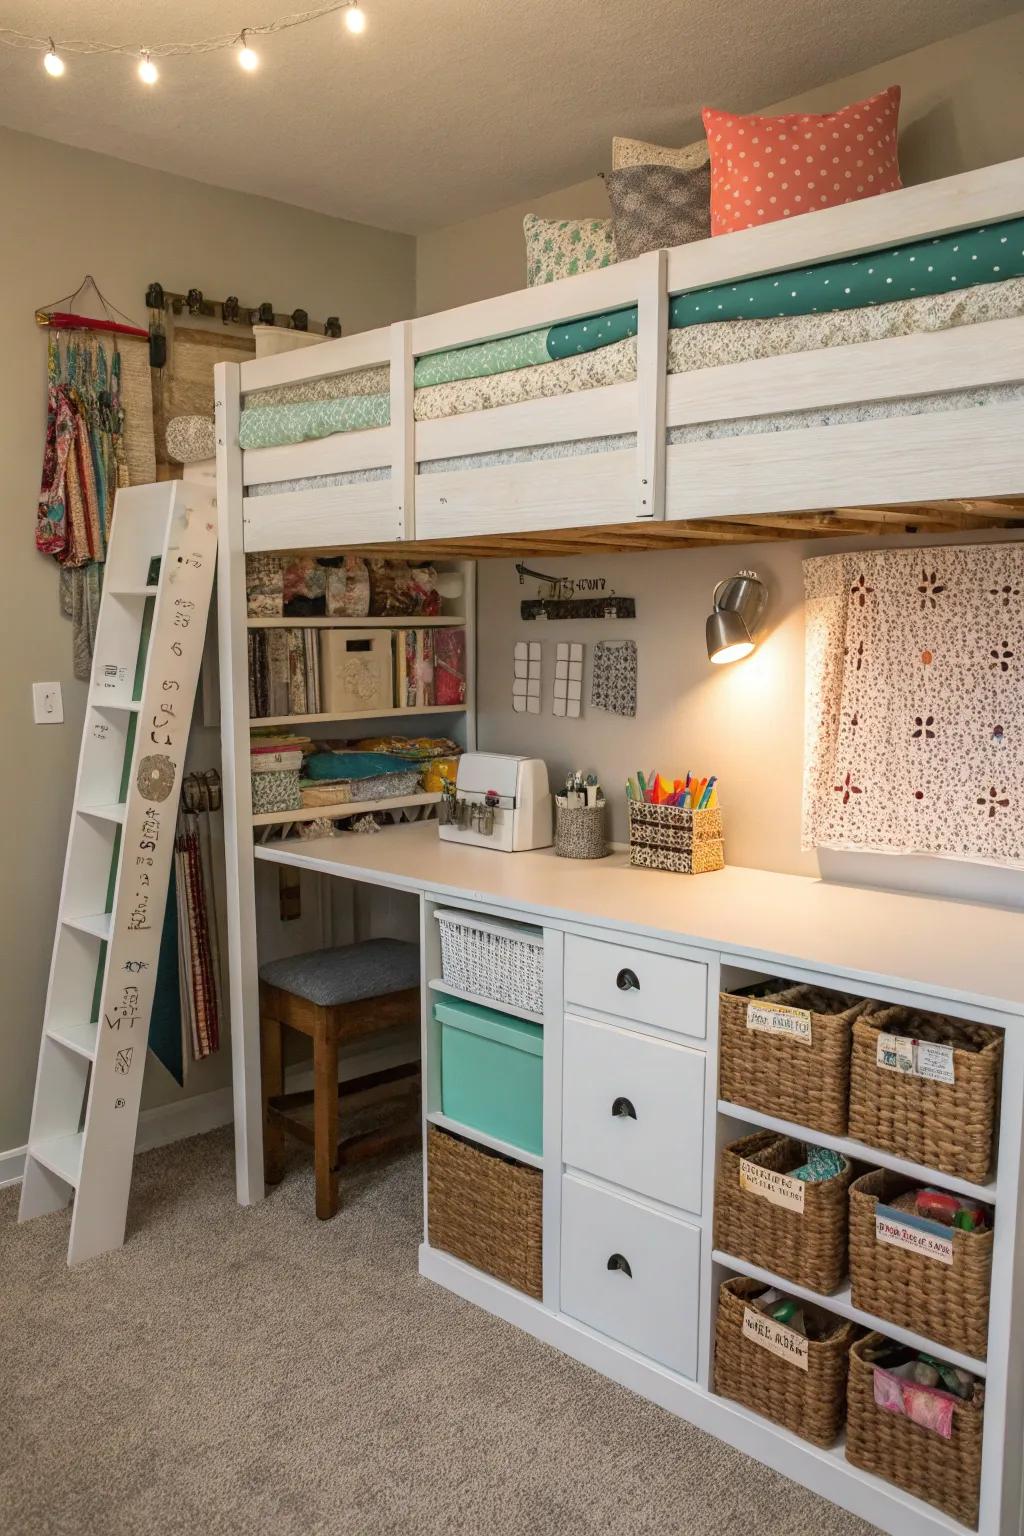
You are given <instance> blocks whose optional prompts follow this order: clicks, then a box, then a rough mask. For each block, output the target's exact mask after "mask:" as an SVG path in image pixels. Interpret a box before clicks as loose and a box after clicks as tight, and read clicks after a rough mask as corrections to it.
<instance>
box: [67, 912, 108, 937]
mask: <svg viewBox="0 0 1024 1536" xmlns="http://www.w3.org/2000/svg"><path fill="white" fill-rule="evenodd" d="M112 916H113V914H112V913H110V912H95V913H92V914H91V915H90V916H86V917H65V918H62V919H61V921H62V922H63V924H64V926H65V928H77V929H78V931H79V933H91V934H92V936H93V938H96V939H109V938H110V924H111V920H112Z"/></svg>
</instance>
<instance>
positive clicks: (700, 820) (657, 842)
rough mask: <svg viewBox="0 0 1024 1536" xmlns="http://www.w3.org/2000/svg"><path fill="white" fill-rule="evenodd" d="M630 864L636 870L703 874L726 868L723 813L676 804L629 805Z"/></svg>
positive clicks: (636, 803) (637, 802) (638, 802)
mask: <svg viewBox="0 0 1024 1536" xmlns="http://www.w3.org/2000/svg"><path fill="white" fill-rule="evenodd" d="M629 862H630V863H631V864H633V865H635V867H636V868H638V869H668V870H671V871H672V872H673V873H674V874H678V875H705V874H708V873H709V871H711V870H713V869H724V868H725V851H724V849H723V847H722V813H721V811H720V810H719V809H718V808H717V806H716V808H715V809H714V810H704V811H689V810H686V811H684V810H683V809H682V808H681V807H680V806H678V805H649V804H648V803H647V802H646V801H645V800H630V802H629Z"/></svg>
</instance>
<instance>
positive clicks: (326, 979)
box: [260, 939, 420, 1008]
mask: <svg viewBox="0 0 1024 1536" xmlns="http://www.w3.org/2000/svg"><path fill="white" fill-rule="evenodd" d="M260 980H261V981H266V982H268V983H269V984H270V986H272V987H280V989H281V991H282V992H294V993H295V995H296V996H297V997H304V998H305V999H306V1000H307V1002H310V1003H319V1004H320V1006H321V1007H322V1008H333V1007H334V1006H335V1005H336V1004H338V1003H357V1002H359V1001H360V1000H361V999H362V998H364V997H382V996H383V995H384V994H385V993H386V992H403V991H405V989H406V988H407V987H416V986H419V980H420V952H419V946H418V945H416V944H409V943H407V942H405V941H404V940H403V939H366V940H364V941H363V943H361V944H339V945H336V946H335V947H334V948H333V949H313V950H310V952H309V953H308V954H306V955H289V956H288V957H287V958H286V959H284V960H268V961H267V963H266V965H261V966H260Z"/></svg>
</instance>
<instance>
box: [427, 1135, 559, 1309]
mask: <svg viewBox="0 0 1024 1536" xmlns="http://www.w3.org/2000/svg"><path fill="white" fill-rule="evenodd" d="M543 1181H544V1176H543V1174H542V1173H541V1172H540V1170H539V1169H538V1168H527V1167H525V1165H524V1164H522V1163H513V1162H510V1161H509V1159H508V1158H505V1157H501V1156H500V1155H499V1154H498V1153H497V1152H489V1151H487V1150H486V1148H484V1147H477V1146H474V1145H472V1143H470V1142H468V1141H463V1140H462V1138H461V1137H459V1136H451V1135H449V1134H448V1132H447V1131H439V1130H438V1129H437V1127H436V1126H433V1125H432V1126H429V1127H428V1130H427V1210H428V1213H429V1214H428V1224H427V1225H428V1235H429V1239H430V1246H431V1247H432V1248H440V1249H442V1250H443V1251H444V1252H445V1253H451V1254H454V1256H455V1258H457V1259H462V1260H463V1262H464V1263H466V1264H472V1266H473V1268H474V1269H482V1270H483V1271H484V1273H485V1274H488V1275H493V1276H494V1277H495V1279H496V1280H504V1282H505V1284H506V1285H514V1286H515V1287H516V1289H517V1290H519V1291H525V1292H526V1294H527V1295H528V1296H535V1297H536V1298H537V1300H538V1301H539V1300H540V1299H541V1293H542V1290H543V1284H542V1276H541V1238H542V1217H541V1206H542V1200H541V1195H542V1189H543Z"/></svg>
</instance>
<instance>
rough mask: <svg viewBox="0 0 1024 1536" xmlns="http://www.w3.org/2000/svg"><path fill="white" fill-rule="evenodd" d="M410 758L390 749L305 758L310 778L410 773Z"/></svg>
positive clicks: (333, 753) (373, 776) (349, 777)
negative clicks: (398, 754) (388, 750)
mask: <svg viewBox="0 0 1024 1536" xmlns="http://www.w3.org/2000/svg"><path fill="white" fill-rule="evenodd" d="M408 771H409V760H408V758H405V757H398V756H397V755H394V754H392V753H390V752H314V753H313V755H312V756H311V757H308V758H307V759H306V767H305V773H304V776H305V777H306V778H307V779H334V780H337V779H371V778H377V777H379V776H380V775H382V774H388V773H408Z"/></svg>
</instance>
